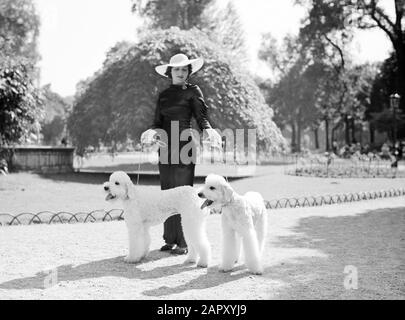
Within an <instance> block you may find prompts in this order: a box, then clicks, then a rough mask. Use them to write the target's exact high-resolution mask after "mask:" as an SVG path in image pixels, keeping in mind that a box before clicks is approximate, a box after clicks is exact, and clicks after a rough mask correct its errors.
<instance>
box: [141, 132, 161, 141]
mask: <svg viewBox="0 0 405 320" xmlns="http://www.w3.org/2000/svg"><path fill="white" fill-rule="evenodd" d="M156 135H157V131H156V130H154V129H148V130H146V131H145V132H143V133H142V135H141V144H152V143H153V142H155V139H156Z"/></svg>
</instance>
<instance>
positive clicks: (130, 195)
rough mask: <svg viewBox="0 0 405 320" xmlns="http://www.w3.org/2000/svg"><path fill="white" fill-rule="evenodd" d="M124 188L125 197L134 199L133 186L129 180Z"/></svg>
mask: <svg viewBox="0 0 405 320" xmlns="http://www.w3.org/2000/svg"><path fill="white" fill-rule="evenodd" d="M125 187H126V189H127V197H128V199H135V186H134V184H133V183H132V181H131V180H129V181H128V182H127V183H126V185H125Z"/></svg>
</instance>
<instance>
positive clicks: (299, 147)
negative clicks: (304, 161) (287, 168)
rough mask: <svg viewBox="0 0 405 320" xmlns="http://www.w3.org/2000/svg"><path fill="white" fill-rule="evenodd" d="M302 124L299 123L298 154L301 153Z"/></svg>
mask: <svg viewBox="0 0 405 320" xmlns="http://www.w3.org/2000/svg"><path fill="white" fill-rule="evenodd" d="M301 130H302V128H301V122H300V121H298V123H297V152H301Z"/></svg>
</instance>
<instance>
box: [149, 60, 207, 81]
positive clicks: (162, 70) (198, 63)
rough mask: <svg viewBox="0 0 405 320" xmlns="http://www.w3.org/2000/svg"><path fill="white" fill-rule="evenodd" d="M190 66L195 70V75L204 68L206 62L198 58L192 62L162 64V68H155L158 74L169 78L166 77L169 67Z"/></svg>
mask: <svg viewBox="0 0 405 320" xmlns="http://www.w3.org/2000/svg"><path fill="white" fill-rule="evenodd" d="M189 64H191V67H192V69H193V71H192V72H191V74H194V73H196V72H197V71H198V70H200V69H201V68H202V66H203V65H204V60H203V58H197V59H191V60H188V61H185V62H182V63H178V64H175V63H172V64H170V63H168V64H162V65H161V66H157V67H155V70H156V72H157V73H159V74H160V75H162V76H164V77H166V78H167V75H165V73H166V70H167V67H184V66H188V65H189ZM191 74H190V75H191Z"/></svg>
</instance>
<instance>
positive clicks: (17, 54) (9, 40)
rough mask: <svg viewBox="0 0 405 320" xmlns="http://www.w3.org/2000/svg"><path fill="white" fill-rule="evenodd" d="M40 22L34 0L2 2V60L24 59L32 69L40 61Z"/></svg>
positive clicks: (0, 23) (0, 40)
mask: <svg viewBox="0 0 405 320" xmlns="http://www.w3.org/2000/svg"><path fill="white" fill-rule="evenodd" d="M39 26H40V20H39V16H38V14H37V12H36V10H35V6H34V3H33V2H32V0H2V1H1V2H0V59H1V60H3V61H4V60H10V59H12V60H13V61H16V60H17V59H20V58H24V59H25V60H26V62H27V63H29V64H30V65H31V67H33V66H35V64H36V63H37V62H38V60H39V53H38V43H37V42H38V36H39Z"/></svg>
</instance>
